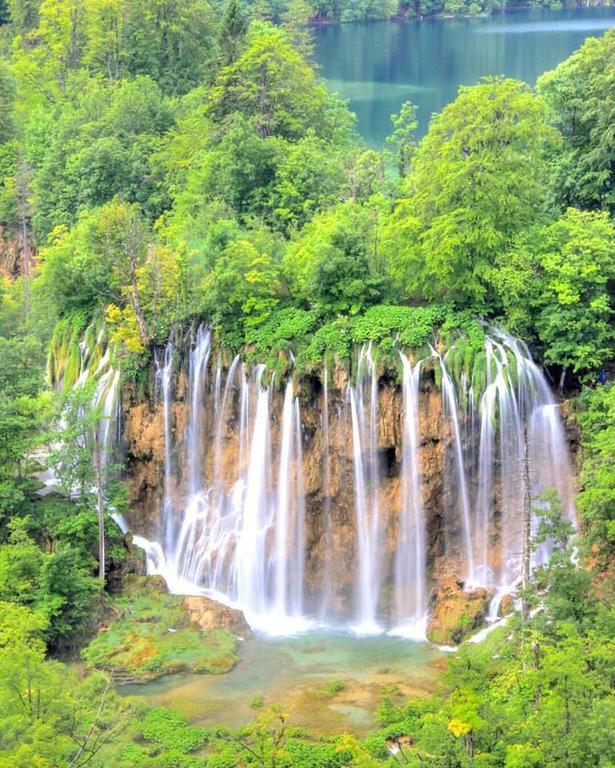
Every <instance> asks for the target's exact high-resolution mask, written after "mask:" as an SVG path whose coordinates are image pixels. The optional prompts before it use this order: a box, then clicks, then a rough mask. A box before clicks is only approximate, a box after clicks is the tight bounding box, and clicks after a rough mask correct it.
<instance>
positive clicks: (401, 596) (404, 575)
mask: <svg viewBox="0 0 615 768" xmlns="http://www.w3.org/2000/svg"><path fill="white" fill-rule="evenodd" d="M400 357H401V361H402V366H403V378H402V392H403V406H404V410H403V434H402V462H401V472H402V475H401V508H400V516H399V534H398V541H397V553H396V557H395V585H394V586H395V589H394V592H395V614H396V621H397V624H396V626H395V628H394V630H393V631H394V633H395V634H401V635H405V636H409V637H414V638H417V639H423V638H424V637H425V630H426V625H427V577H426V570H427V531H426V525H425V517H424V510H423V501H422V498H421V493H422V489H421V470H420V459H419V441H420V433H419V411H418V406H419V403H418V400H419V384H420V378H421V362H420V361H419V362H418V363H416V365H414V367H413V366H412V364H411V362H410V361H409V360H408V358H407V357H406V356H405V355H400Z"/></svg>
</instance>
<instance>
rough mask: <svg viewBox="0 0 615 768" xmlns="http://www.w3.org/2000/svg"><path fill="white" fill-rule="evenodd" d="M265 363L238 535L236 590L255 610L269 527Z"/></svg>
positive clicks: (259, 604)
mask: <svg viewBox="0 0 615 768" xmlns="http://www.w3.org/2000/svg"><path fill="white" fill-rule="evenodd" d="M264 373H265V366H259V367H258V368H257V371H256V388H257V391H258V394H257V401H256V416H255V419H254V428H253V432H252V444H251V448H250V459H249V465H248V473H247V478H246V490H245V500H244V505H243V514H242V521H241V534H240V539H239V545H238V551H237V558H238V580H237V592H238V598H239V602H240V604H241V605H244V606H246V610H248V611H249V612H250V613H254V614H262V613H264V612H265V610H266V609H267V607H268V605H267V596H266V592H265V587H266V580H265V575H266V562H265V554H266V551H265V543H266V542H265V538H266V534H267V529H268V520H269V513H270V500H269V498H268V495H267V480H268V473H269V471H270V456H269V395H270V391H269V388H267V387H264V386H263V381H262V379H263V375H264Z"/></svg>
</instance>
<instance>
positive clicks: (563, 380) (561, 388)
mask: <svg viewBox="0 0 615 768" xmlns="http://www.w3.org/2000/svg"><path fill="white" fill-rule="evenodd" d="M567 372H568V368H567V367H566V366H565V365H564V366H563V367H562V372H561V374H560V377H559V391H560V392H563V391H564V384H565V383H566V373H567Z"/></svg>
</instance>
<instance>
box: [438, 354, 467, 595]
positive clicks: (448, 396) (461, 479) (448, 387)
mask: <svg viewBox="0 0 615 768" xmlns="http://www.w3.org/2000/svg"><path fill="white" fill-rule="evenodd" d="M432 353H433V354H434V355H435V356H436V357H437V358H438V362H439V364H440V371H441V373H442V401H443V406H444V410H445V412H446V413H447V415H448V417H449V419H450V422H451V428H452V432H453V451H454V458H455V469H456V474H457V489H458V502H457V503H458V507H459V508H460V512H461V538H462V544H463V554H464V562H465V568H466V573H465V575H464V581H471V579H472V577H473V576H474V555H473V551H472V525H471V520H470V499H469V495H468V483H467V478H466V468H465V462H464V458H463V444H462V441H461V430H460V428H459V409H458V405H457V395H456V393H455V386H454V384H453V380H452V379H451V376H450V374H449V372H448V370H447V368H446V363H445V360H444V358H443V357H442V356H441V355H440V354H438V352H436V351H435V350H434V349H433V347H432Z"/></svg>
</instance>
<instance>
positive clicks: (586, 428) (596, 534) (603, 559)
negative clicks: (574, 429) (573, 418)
mask: <svg viewBox="0 0 615 768" xmlns="http://www.w3.org/2000/svg"><path fill="white" fill-rule="evenodd" d="M577 419H578V421H579V424H580V425H581V430H582V432H581V434H582V445H583V453H584V456H583V468H582V472H581V490H580V492H579V494H578V496H577V507H578V509H579V511H580V513H581V514H582V516H583V522H584V525H585V531H584V538H583V541H584V544H585V547H586V548H587V550H588V553H587V555H588V558H589V559H590V562H591V561H595V563H596V565H597V566H598V568H599V569H605V568H608V567H609V565H610V564H611V563H612V561H613V555H614V554H615V476H614V473H613V466H614V462H615V386H613V384H612V383H611V384H610V385H609V386H604V387H602V386H601V387H598V388H597V389H587V390H585V392H584V393H583V394H582V397H581V401H580V409H579V412H578V414H577Z"/></svg>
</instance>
